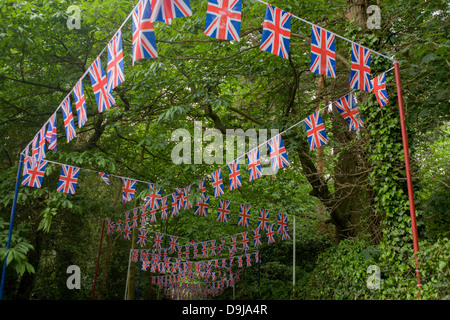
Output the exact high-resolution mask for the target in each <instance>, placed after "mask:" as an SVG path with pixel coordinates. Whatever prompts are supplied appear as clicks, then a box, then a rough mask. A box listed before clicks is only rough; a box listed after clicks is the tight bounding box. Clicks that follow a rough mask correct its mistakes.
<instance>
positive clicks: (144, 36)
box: [133, 0, 158, 65]
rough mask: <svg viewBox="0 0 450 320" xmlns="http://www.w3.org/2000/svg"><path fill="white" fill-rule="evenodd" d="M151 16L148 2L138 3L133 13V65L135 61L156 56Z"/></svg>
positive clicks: (144, 0) (148, 0)
mask: <svg viewBox="0 0 450 320" xmlns="http://www.w3.org/2000/svg"><path fill="white" fill-rule="evenodd" d="M151 16H152V8H151V6H150V0H141V1H139V4H138V5H137V6H136V9H135V10H134V11H133V65H134V62H135V61H137V60H140V59H144V58H156V57H157V56H158V52H157V51H156V40H155V30H154V26H153V22H152V21H150V18H151Z"/></svg>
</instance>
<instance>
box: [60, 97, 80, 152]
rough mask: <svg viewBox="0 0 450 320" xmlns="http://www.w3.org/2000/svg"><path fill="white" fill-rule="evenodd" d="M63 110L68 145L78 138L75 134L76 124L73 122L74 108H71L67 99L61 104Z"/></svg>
mask: <svg viewBox="0 0 450 320" xmlns="http://www.w3.org/2000/svg"><path fill="white" fill-rule="evenodd" d="M61 110H62V114H63V120H64V128H65V129H66V138H67V143H69V142H70V141H71V140H72V139H73V138H75V137H76V136H77V134H76V132H75V123H74V122H73V114H72V108H71V106H70V99H69V97H66V98H65V99H64V100H63V102H62V103H61Z"/></svg>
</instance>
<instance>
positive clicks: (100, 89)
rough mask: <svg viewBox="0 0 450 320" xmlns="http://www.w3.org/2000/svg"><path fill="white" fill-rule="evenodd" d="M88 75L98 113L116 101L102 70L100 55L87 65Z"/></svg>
mask: <svg viewBox="0 0 450 320" xmlns="http://www.w3.org/2000/svg"><path fill="white" fill-rule="evenodd" d="M89 76H90V78H91V84H92V90H93V91H94V96H95V101H97V109H98V112H99V113H102V112H103V111H105V110H108V109H109V108H111V107H112V106H113V105H114V104H115V103H116V101H115V100H114V97H113V94H112V91H111V90H112V88H108V79H107V76H106V75H105V71H104V70H103V66H102V62H101V61H100V56H98V57H97V59H95V60H94V62H93V63H92V64H91V66H90V67H89Z"/></svg>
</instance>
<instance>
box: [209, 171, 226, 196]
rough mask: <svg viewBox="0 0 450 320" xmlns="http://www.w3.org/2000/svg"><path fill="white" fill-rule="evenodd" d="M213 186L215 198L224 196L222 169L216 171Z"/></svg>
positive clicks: (213, 175)
mask: <svg viewBox="0 0 450 320" xmlns="http://www.w3.org/2000/svg"><path fill="white" fill-rule="evenodd" d="M212 185H213V191H214V197H218V196H220V195H222V194H224V190H223V180H222V170H221V169H217V170H216V171H214V172H213V173H212Z"/></svg>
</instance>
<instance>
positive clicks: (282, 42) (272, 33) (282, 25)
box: [259, 4, 291, 59]
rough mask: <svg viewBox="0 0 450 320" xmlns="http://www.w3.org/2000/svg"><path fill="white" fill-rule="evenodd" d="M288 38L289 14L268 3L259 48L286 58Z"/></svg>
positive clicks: (289, 38) (289, 37)
mask: <svg viewBox="0 0 450 320" xmlns="http://www.w3.org/2000/svg"><path fill="white" fill-rule="evenodd" d="M290 40H291V14H290V13H288V12H286V11H283V10H281V9H279V8H276V7H274V6H272V5H270V4H268V5H267V10H266V15H265V18H264V25H263V31H262V37H261V45H260V47H259V49H260V50H263V51H267V52H270V53H273V54H276V55H279V56H280V57H283V58H285V59H287V58H289V42H290Z"/></svg>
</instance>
